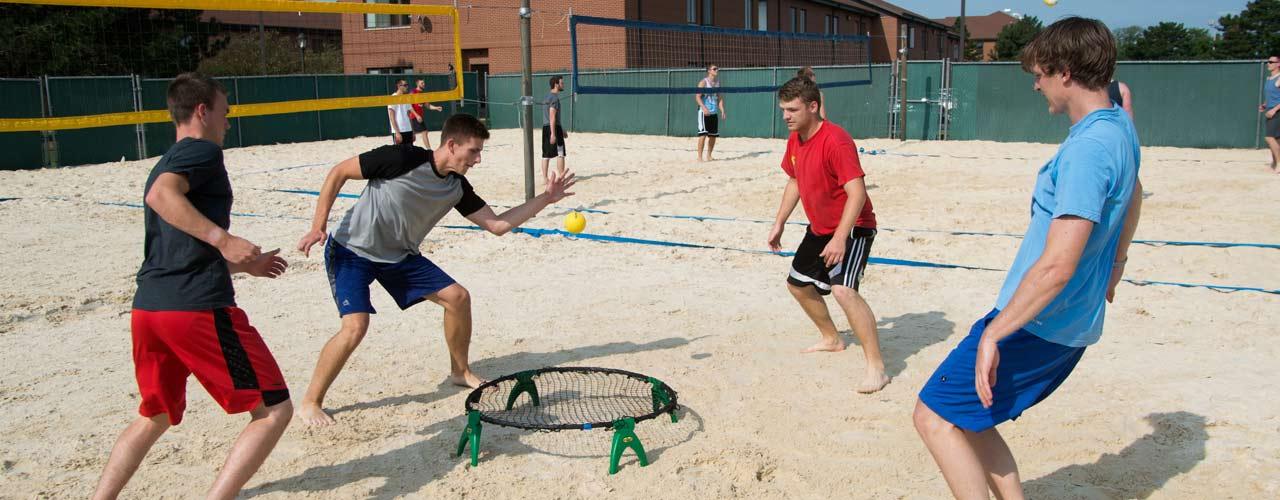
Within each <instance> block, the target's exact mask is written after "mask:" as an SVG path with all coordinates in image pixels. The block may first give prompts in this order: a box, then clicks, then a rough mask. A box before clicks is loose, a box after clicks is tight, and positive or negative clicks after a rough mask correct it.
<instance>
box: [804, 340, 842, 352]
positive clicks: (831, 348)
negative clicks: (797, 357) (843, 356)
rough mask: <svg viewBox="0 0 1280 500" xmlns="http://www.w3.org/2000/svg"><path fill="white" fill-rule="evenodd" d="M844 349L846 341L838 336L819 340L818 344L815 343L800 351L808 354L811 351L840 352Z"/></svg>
mask: <svg viewBox="0 0 1280 500" xmlns="http://www.w3.org/2000/svg"><path fill="white" fill-rule="evenodd" d="M843 350H844V341H842V340H840V339H838V338H837V339H835V340H822V341H819V342H818V343H817V344H813V345H811V346H809V347H808V348H807V349H805V350H803V351H800V352H801V353H805V354H807V353H811V352H840V351H843Z"/></svg>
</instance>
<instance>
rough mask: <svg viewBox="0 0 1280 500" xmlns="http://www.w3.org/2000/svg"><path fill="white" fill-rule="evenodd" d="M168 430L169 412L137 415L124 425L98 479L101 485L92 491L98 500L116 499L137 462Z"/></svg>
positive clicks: (139, 462)
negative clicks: (149, 416) (150, 415)
mask: <svg viewBox="0 0 1280 500" xmlns="http://www.w3.org/2000/svg"><path fill="white" fill-rule="evenodd" d="M167 430H169V415H168V414H166V413H161V414H159V415H156V416H154V417H151V418H146V417H138V418H136V419H134V420H133V422H132V423H130V424H129V426H128V427H125V429H124V432H121V433H120V438H119V439H117V440H116V444H115V446H113V447H112V448H111V457H110V458H108V459H107V466H106V467H104V468H103V469H102V478H101V479H99V480H98V488H97V490H96V491H94V492H93V498H94V499H95V500H102V499H111V498H116V497H117V496H119V495H120V490H122V489H124V486H125V485H126V484H128V483H129V478H131V477H133V473H134V472H137V470H138V465H139V464H141V463H142V459H143V458H146V456H147V452H148V451H150V450H151V446H152V445H154V444H156V440H157V439H160V436H162V435H164V432H165V431H167Z"/></svg>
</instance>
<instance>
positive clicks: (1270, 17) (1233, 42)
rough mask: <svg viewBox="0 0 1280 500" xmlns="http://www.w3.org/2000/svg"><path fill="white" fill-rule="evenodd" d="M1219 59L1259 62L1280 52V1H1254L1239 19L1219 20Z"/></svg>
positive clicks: (1223, 17) (1222, 18)
mask: <svg viewBox="0 0 1280 500" xmlns="http://www.w3.org/2000/svg"><path fill="white" fill-rule="evenodd" d="M1218 29H1219V30H1221V31H1222V39H1221V40H1220V41H1219V42H1218V43H1217V44H1216V47H1215V55H1216V56H1217V57H1218V58H1219V59H1261V58H1263V57H1267V56H1270V55H1273V54H1276V53H1277V52H1280V0H1254V1H1252V2H1249V3H1248V4H1247V5H1245V8H1244V10H1243V11H1241V12H1240V14H1238V15H1231V14H1227V15H1225V16H1222V17H1221V18H1219V19H1218Z"/></svg>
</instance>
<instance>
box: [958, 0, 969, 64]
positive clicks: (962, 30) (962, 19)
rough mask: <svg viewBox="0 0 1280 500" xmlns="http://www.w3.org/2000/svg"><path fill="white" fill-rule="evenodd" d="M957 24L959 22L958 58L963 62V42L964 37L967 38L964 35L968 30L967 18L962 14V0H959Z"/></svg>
mask: <svg viewBox="0 0 1280 500" xmlns="http://www.w3.org/2000/svg"><path fill="white" fill-rule="evenodd" d="M959 24H960V57H959V58H958V59H960V62H964V49H965V47H967V45H965V43H964V42H965V39H966V38H968V37H967V36H966V35H968V32H969V18H968V17H965V15H964V0H960V22H959Z"/></svg>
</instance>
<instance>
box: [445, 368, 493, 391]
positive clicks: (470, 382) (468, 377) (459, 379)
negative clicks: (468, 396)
mask: <svg viewBox="0 0 1280 500" xmlns="http://www.w3.org/2000/svg"><path fill="white" fill-rule="evenodd" d="M449 382H450V383H452V384H453V385H459V386H462V387H470V388H472V389H475V388H477V387H480V386H481V385H482V384H484V383H485V382H488V380H485V379H482V378H480V377H477V376H476V374H474V373H471V372H467V373H464V374H462V375H449Z"/></svg>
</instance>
